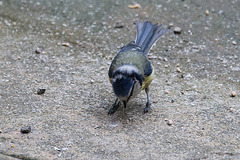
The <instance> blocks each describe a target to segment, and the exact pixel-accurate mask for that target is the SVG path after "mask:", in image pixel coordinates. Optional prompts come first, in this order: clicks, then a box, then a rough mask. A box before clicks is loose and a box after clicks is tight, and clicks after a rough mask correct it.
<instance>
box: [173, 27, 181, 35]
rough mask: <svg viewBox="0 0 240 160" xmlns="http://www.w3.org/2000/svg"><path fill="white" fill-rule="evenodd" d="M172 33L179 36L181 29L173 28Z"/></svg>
mask: <svg viewBox="0 0 240 160" xmlns="http://www.w3.org/2000/svg"><path fill="white" fill-rule="evenodd" d="M173 32H174V33H175V34H180V33H181V32H182V28H180V27H174V30H173Z"/></svg>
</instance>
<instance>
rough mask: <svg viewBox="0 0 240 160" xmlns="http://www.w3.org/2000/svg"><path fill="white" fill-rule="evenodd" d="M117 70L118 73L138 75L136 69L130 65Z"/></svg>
mask: <svg viewBox="0 0 240 160" xmlns="http://www.w3.org/2000/svg"><path fill="white" fill-rule="evenodd" d="M118 70H119V71H120V72H125V73H128V74H132V73H133V72H136V73H139V70H138V69H137V67H135V66H132V65H123V66H121V67H119V68H118Z"/></svg>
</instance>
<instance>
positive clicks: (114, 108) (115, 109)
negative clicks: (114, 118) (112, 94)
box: [108, 102, 120, 115]
mask: <svg viewBox="0 0 240 160" xmlns="http://www.w3.org/2000/svg"><path fill="white" fill-rule="evenodd" d="M119 104H120V103H116V102H115V103H114V104H113V105H112V107H111V108H110V109H109V111H108V114H109V115H112V114H113V113H115V112H116V111H117V109H118V107H119Z"/></svg>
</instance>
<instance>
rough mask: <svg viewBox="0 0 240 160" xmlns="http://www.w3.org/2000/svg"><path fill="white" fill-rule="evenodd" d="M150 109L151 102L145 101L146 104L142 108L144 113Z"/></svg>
mask: <svg viewBox="0 0 240 160" xmlns="http://www.w3.org/2000/svg"><path fill="white" fill-rule="evenodd" d="M150 109H151V103H149V102H147V104H146V107H145V108H144V111H143V112H144V113H147V112H149V111H150Z"/></svg>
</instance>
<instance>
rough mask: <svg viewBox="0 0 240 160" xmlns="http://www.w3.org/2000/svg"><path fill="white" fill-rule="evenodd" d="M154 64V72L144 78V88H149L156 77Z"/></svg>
mask: <svg viewBox="0 0 240 160" xmlns="http://www.w3.org/2000/svg"><path fill="white" fill-rule="evenodd" d="M151 66H152V73H151V74H150V76H146V77H145V78H144V80H143V83H142V90H144V89H146V88H148V86H149V85H150V84H151V82H152V80H153V78H154V67H153V65H151Z"/></svg>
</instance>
